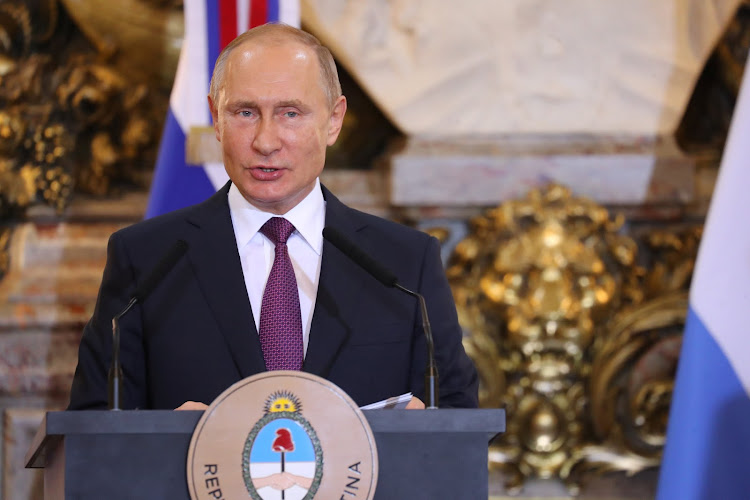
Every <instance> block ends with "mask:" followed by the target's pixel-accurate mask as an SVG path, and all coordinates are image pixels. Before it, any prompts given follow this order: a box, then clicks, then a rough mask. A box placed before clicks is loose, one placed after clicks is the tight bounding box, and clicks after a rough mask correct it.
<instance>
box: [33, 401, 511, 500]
mask: <svg viewBox="0 0 750 500" xmlns="http://www.w3.org/2000/svg"><path fill="white" fill-rule="evenodd" d="M202 414H203V412H201V411H168V410H136V411H79V412H49V413H47V415H46V417H45V419H44V421H43V422H42V424H41V426H40V428H39V431H38V432H37V434H36V436H35V438H34V442H33V443H32V446H31V449H30V450H29V452H28V454H27V456H26V467H27V468H44V469H45V471H44V498H45V499H47V500H52V499H63V498H65V499H71V498H75V499H80V500H86V499H97V500H100V499H102V498H106V499H107V500H119V499H133V498H159V499H165V500H182V499H185V500H189V498H190V496H189V494H188V488H187V483H186V479H185V477H186V472H185V471H186V465H185V462H186V457H187V451H188V446H189V444H190V439H191V437H192V433H193V429H194V428H195V426H196V424H197V423H198V420H199V419H200V418H201V415H202ZM364 414H365V416H366V417H367V420H368V422H369V424H370V427H371V428H372V431H373V433H374V435H375V441H376V443H377V448H378V456H379V467H380V472H379V476H378V483H377V488H376V492H375V499H378V500H399V499H404V500H407V499H408V500H418V499H429V500H434V499H442V498H450V499H451V500H459V499H467V500H477V499H482V498H487V497H488V483H487V477H488V473H487V444H488V442H489V440H490V439H491V438H492V437H494V436H495V435H496V434H498V433H500V432H503V431H504V430H505V411H504V410H489V409H479V410H469V409H455V410H453V409H443V410H424V411H414V410H370V411H365V412H364ZM345 498H356V496H354V497H350V496H346V495H345ZM325 500H328V499H325ZM336 500H338V499H336Z"/></svg>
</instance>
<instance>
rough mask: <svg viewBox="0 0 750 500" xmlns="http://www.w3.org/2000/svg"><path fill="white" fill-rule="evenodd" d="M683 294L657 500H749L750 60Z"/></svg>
mask: <svg viewBox="0 0 750 500" xmlns="http://www.w3.org/2000/svg"><path fill="white" fill-rule="evenodd" d="M746 67H747V69H746V70H745V77H744V81H743V84H742V89H741V90H740V95H739V97H738V99H737V104H736V105H735V111H734V116H733V118H732V126H731V129H730V132H729V138H728V140H727V144H726V146H725V148H724V155H723V157H722V161H721V168H720V170H719V177H718V180H717V182H716V187H715V189H714V194H713V197H712V200H711V208H710V209H709V212H708V217H707V220H706V226H705V230H704V232H703V238H702V241H701V245H700V251H699V253H698V259H697V262H696V268H695V273H694V276H693V281H692V285H691V287H690V309H689V311H688V318H687V324H686V325H685V335H684V337H683V340H682V353H681V355H680V361H679V366H678V368H677V378H676V382H675V390H674V394H673V397H672V408H671V410H670V414H669V426H668V429H667V442H666V445H665V448H664V458H663V459H662V466H661V474H660V476H659V491H658V495H657V498H658V499H659V500H673V499H675V500H676V499H679V500H693V499H707V500H708V499H711V500H713V499H722V500H724V499H727V500H733V499H746V498H750V468H749V467H748V457H750V320H748V314H750V229H748V227H749V226H748V222H747V213H748V199H749V197H748V188H750V61H748V65H747V66H746Z"/></svg>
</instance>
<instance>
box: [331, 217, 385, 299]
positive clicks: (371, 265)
mask: <svg viewBox="0 0 750 500" xmlns="http://www.w3.org/2000/svg"><path fill="white" fill-rule="evenodd" d="M323 238H325V239H326V240H328V241H329V242H330V243H331V244H332V245H333V246H335V247H336V248H338V249H339V250H340V251H341V252H342V253H343V254H344V255H346V256H347V257H349V258H350V259H351V260H353V261H354V263H355V264H357V265H359V267H361V268H362V269H364V270H365V271H367V272H368V273H370V275H371V276H372V277H373V278H375V279H376V280H378V281H379V282H381V283H382V284H383V285H385V286H387V287H394V286H396V284H397V283H398V278H396V275H395V274H393V273H392V272H390V271H389V270H388V269H386V268H384V267H383V266H381V265H380V264H379V263H378V262H377V261H375V259H373V258H372V257H370V256H369V255H367V254H366V253H365V252H364V251H362V250H361V249H360V248H359V247H358V246H356V245H355V244H354V243H352V242H351V241H350V240H349V239H348V238H347V237H346V236H344V235H343V234H341V232H339V231H338V230H336V229H334V228H332V227H329V226H326V227H324V228H323Z"/></svg>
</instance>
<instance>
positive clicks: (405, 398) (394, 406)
mask: <svg viewBox="0 0 750 500" xmlns="http://www.w3.org/2000/svg"><path fill="white" fill-rule="evenodd" d="M411 396H412V394H411V392H407V393H406V394H402V395H400V396H393V397H390V398H388V399H384V400H382V401H378V402H377V403H371V404H369V405H365V406H360V408H359V409H360V410H383V409H384V410H403V409H404V408H406V405H407V404H409V401H411Z"/></svg>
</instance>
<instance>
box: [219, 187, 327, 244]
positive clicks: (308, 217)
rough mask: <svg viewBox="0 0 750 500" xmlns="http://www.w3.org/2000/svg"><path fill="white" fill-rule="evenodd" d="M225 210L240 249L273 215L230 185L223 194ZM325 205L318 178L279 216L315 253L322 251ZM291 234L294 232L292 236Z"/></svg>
mask: <svg viewBox="0 0 750 500" xmlns="http://www.w3.org/2000/svg"><path fill="white" fill-rule="evenodd" d="M227 200H228V202H229V211H230V213H231V215H232V223H233V224H234V235H235V238H236V239H237V248H238V249H241V248H243V247H244V246H245V245H247V244H248V243H249V242H250V240H251V239H253V238H254V237H255V234H256V233H257V232H258V231H259V230H260V228H261V227H263V224H265V223H266V221H267V220H268V219H270V218H271V217H278V216H277V215H276V214H272V213H269V212H263V211H262V210H260V209H258V208H256V207H255V206H253V205H251V204H250V202H248V201H247V200H246V199H245V198H244V197H243V196H242V193H240V190H239V189H237V186H236V185H234V183H232V185H231V186H230V187H229V193H228V194H227ZM325 207H326V203H325V199H324V198H323V191H322V190H321V189H320V179H315V187H313V189H312V191H310V194H308V195H307V196H306V197H305V198H304V199H303V200H302V201H301V202H299V203H298V204H297V205H296V206H295V207H294V208H292V209H291V210H289V211H288V212H287V213H285V214H284V215H282V216H281V217H284V218H285V219H286V220H288V221H289V222H291V223H292V224H294V227H295V229H296V230H297V233H299V235H300V236H302V238H303V239H304V240H305V241H306V242H307V244H308V245H310V248H312V249H313V250H314V251H315V253H317V254H318V255H320V254H321V253H322V252H323V226H324V225H325V213H326V210H325ZM293 234H294V233H293Z"/></svg>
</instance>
